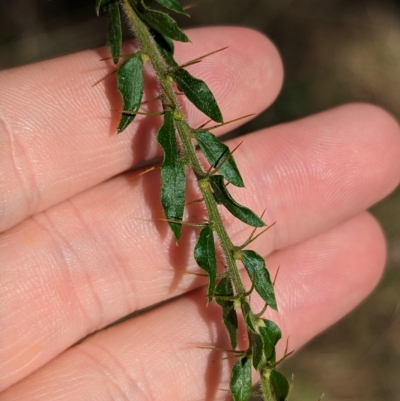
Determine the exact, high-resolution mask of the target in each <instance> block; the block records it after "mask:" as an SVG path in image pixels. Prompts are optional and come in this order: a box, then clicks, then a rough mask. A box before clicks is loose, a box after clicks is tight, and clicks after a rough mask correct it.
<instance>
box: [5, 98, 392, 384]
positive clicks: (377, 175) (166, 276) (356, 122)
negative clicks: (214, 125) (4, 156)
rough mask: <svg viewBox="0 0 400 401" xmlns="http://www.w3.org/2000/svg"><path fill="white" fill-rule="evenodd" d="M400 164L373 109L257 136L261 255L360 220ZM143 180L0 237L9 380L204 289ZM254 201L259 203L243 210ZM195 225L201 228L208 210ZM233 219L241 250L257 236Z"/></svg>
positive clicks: (243, 161)
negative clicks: (139, 314) (98, 333)
mask: <svg viewBox="0 0 400 401" xmlns="http://www.w3.org/2000/svg"><path fill="white" fill-rule="evenodd" d="M365 116H369V117H370V120H368V119H367V118H366V117H365ZM346 127H347V128H346ZM360 132H362V136H361V135H358V133H360ZM286 146H287V147H291V148H293V150H289V148H287V147H286ZM250 149H253V151H252V152H251V153H250V152H249V151H250ZM320 149H321V150H320ZM352 149H357V151H356V152H355V151H352ZM246 152H247V153H246ZM399 156H400V146H399V135H398V127H397V124H396V123H395V122H394V121H393V119H392V118H390V117H389V116H388V115H387V114H386V113H384V112H382V111H380V110H379V109H376V108H374V107H371V106H366V105H351V106H345V107H342V108H338V109H334V110H331V111H329V112H326V113H322V114H320V115H316V116H313V117H310V118H307V119H305V120H301V121H298V122H295V123H291V124H285V125H283V126H280V127H275V128H271V129H268V130H266V131H265V134H263V132H259V133H257V134H254V135H251V136H249V137H248V138H247V139H246V143H245V146H243V148H242V149H241V151H240V152H238V153H237V154H236V158H237V162H238V165H239V166H243V168H244V169H245V171H244V178H245V182H246V185H247V190H244V191H242V192H241V193H240V196H241V197H242V198H241V199H240V201H242V200H244V202H243V203H244V204H246V205H248V206H250V207H251V208H252V209H254V210H256V211H262V209H263V208H264V207H265V205H267V206H268V211H267V214H268V215H269V216H270V217H268V219H267V220H266V221H267V222H268V223H270V222H273V221H274V218H275V216H277V219H278V223H277V225H276V226H275V227H274V228H273V229H272V230H270V231H269V232H268V233H267V234H265V235H264V236H263V237H261V238H259V239H258V240H257V241H256V242H255V243H254V244H252V245H254V248H255V249H256V250H262V251H263V252H264V253H269V252H270V251H272V250H274V249H279V248H282V247H285V246H288V245H290V244H293V243H296V242H299V241H301V240H303V239H304V238H307V237H311V236H312V235H315V234H317V233H318V232H322V231H324V230H327V229H329V228H330V227H332V226H333V225H335V224H337V223H338V222H340V221H344V220H345V219H347V218H349V217H350V216H352V215H355V214H357V213H359V212H361V211H362V210H364V209H365V208H367V207H369V206H370V205H371V204H372V203H374V202H376V201H378V200H379V199H380V198H381V197H383V196H385V195H386V194H387V193H388V192H389V191H390V190H391V189H393V188H394V187H395V186H396V184H397V182H398V177H399V172H398V162H397V161H398V158H399ZM252 166H253V167H252ZM354 166H356V168H355V167H354ZM377 166H379V168H377ZM396 166H397V167H396ZM396 168H397V169H396ZM246 169H247V171H246ZM136 174H137V173H136V172H133V173H131V174H130V175H129V174H128V175H122V176H119V177H118V178H115V179H113V180H111V181H109V182H107V183H105V184H102V185H100V186H99V187H97V188H94V189H92V190H90V191H88V192H86V193H84V194H82V195H80V196H78V197H76V198H75V199H73V200H71V201H70V202H68V203H64V204H61V205H59V206H57V207H54V208H53V209H51V210H49V211H47V212H46V213H45V214H41V215H38V216H36V217H34V218H33V219H31V220H29V221H27V222H26V223H24V224H21V225H20V226H17V227H15V228H14V229H13V230H11V231H10V232H9V233H7V234H6V235H3V237H0V249H1V252H0V257H1V260H0V265H1V266H4V268H3V270H2V274H3V280H2V282H3V283H4V284H3V286H2V288H1V289H0V291H1V299H2V301H0V303H1V304H2V305H8V310H7V311H6V312H5V316H7V318H6V319H4V321H3V323H2V325H3V326H2V327H1V330H0V331H1V332H2V333H3V338H4V339H7V343H8V347H7V348H5V349H4V351H3V355H1V357H0V361H4V362H3V363H4V365H3V366H4V369H3V370H4V371H7V372H14V373H13V375H11V376H9V377H7V380H13V381H15V380H18V378H21V377H24V376H25V375H26V374H27V373H29V372H31V371H33V370H34V369H36V368H37V367H38V366H41V365H42V364H43V363H45V362H46V361H48V360H49V359H51V358H53V357H54V356H55V355H57V354H58V353H60V352H62V351H63V350H64V349H65V348H67V347H68V346H70V345H71V344H73V343H74V342H76V341H78V340H79V339H80V338H82V337H84V336H85V335H87V334H89V333H91V332H93V331H95V330H97V329H100V328H102V327H104V326H105V325H107V324H110V323H111V322H113V321H115V320H117V319H119V318H121V317H122V316H124V315H126V314H129V313H131V312H133V311H135V310H139V309H142V308H144V307H146V306H149V305H152V304H154V303H156V302H160V301H162V300H165V299H167V298H170V297H173V296H176V295H179V294H181V293H182V292H185V291H188V290H190V289H193V288H195V287H197V286H199V285H202V284H204V280H202V279H199V278H196V277H195V278H193V276H189V275H185V274H183V271H185V270H189V271H197V270H196V269H197V268H196V266H195V263H194V261H193V258H192V256H191V255H192V251H191V249H192V247H193V242H194V241H195V238H196V236H195V235H194V232H193V231H192V230H191V229H189V228H187V227H184V235H183V238H182V240H181V242H180V245H179V247H177V246H176V245H175V241H173V240H172V239H171V237H170V234H169V231H168V227H167V226H166V224H165V223H162V222H159V221H157V219H158V218H159V217H160V216H162V211H161V209H160V206H159V200H158V196H159V189H158V188H159V187H158V181H159V178H158V173H157V172H153V173H149V174H148V175H144V176H142V177H140V178H137V179H132V176H135V175H136ZM303 186H304V187H303ZM247 193H249V194H251V199H250V198H248V199H243V197H244V196H246V194H247ZM191 196H192V198H193V197H194V194H193V195H191ZM265 199H267V201H266V200H265ZM188 215H189V216H190V218H191V219H192V218H193V217H192V216H196V215H197V217H198V219H199V220H201V217H202V211H201V210H198V209H191V210H190V212H189V213H188ZM224 216H225V219H226V220H227V221H229V223H230V224H231V227H230V229H229V231H230V232H231V233H232V235H233V236H235V234H236V236H235V243H236V244H240V241H242V240H244V235H245V234H246V235H248V234H249V229H246V230H243V225H236V223H233V221H231V220H230V218H229V217H228V216H227V215H226V214H225V215H224ZM21 277H23V282H22V283H21ZM15 294H18V296H16V295H15ZM33 306H34V307H33ZM44 344H45V346H44Z"/></svg>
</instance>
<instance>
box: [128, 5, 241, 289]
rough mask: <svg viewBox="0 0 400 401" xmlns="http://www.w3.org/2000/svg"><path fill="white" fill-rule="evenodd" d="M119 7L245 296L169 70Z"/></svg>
mask: <svg viewBox="0 0 400 401" xmlns="http://www.w3.org/2000/svg"><path fill="white" fill-rule="evenodd" d="M121 4H122V7H123V9H124V11H125V13H126V15H127V16H128V19H129V21H130V23H131V25H132V28H133V29H134V31H135V33H136V37H137V40H138V42H139V44H140V49H141V51H142V53H144V54H147V56H148V57H149V60H150V62H151V64H152V66H153V69H154V71H155V73H156V75H157V78H158V80H159V83H160V86H161V88H162V90H163V91H164V92H165V94H166V97H167V98H168V99H169V100H170V101H171V102H172V105H169V107H172V110H173V112H174V119H175V126H176V129H177V131H178V134H179V138H180V140H181V144H182V148H183V154H184V156H185V157H186V158H187V160H188V164H189V165H190V167H191V168H192V170H193V171H194V173H195V174H196V177H197V178H198V184H199V189H200V191H201V193H202V195H203V198H204V203H205V206H206V209H207V213H208V217H209V222H210V225H211V226H212V228H213V229H214V231H215V232H216V233H217V235H218V238H219V240H220V244H221V248H222V251H223V253H224V256H225V259H226V262H227V269H228V272H229V274H230V277H231V279H232V282H233V285H234V288H235V291H236V294H238V295H242V294H244V293H245V288H244V286H243V283H242V280H241V277H240V274H239V270H238V267H237V265H236V260H235V259H234V257H233V252H234V250H235V247H234V246H233V244H232V241H231V240H230V238H229V235H228V233H227V231H226V229H225V226H224V224H223V222H222V219H221V215H220V213H219V210H218V207H217V203H216V201H215V199H214V196H213V193H212V191H211V188H210V185H209V183H208V179H207V173H206V172H205V171H204V169H203V168H202V166H201V164H200V161H199V159H198V157H197V154H196V149H195V146H194V145H193V142H192V130H191V128H190V126H189V124H188V123H187V121H186V120H185V117H184V115H183V113H182V111H181V108H180V106H179V102H178V99H177V96H176V94H175V91H174V88H173V86H172V83H171V81H170V79H169V75H168V74H169V69H168V67H167V66H166V65H165V62H164V60H163V58H162V56H161V55H160V54H159V52H158V51H157V45H156V43H155V41H154V39H153V37H152V35H151V34H150V32H149V30H148V29H147V27H146V25H145V24H144V23H143V22H142V20H141V19H140V18H139V17H138V15H137V14H136V12H135V10H134V9H133V7H132V6H131V5H130V4H129V2H128V0H121ZM163 106H164V107H166V105H165V104H163Z"/></svg>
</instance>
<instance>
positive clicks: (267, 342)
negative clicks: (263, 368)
mask: <svg viewBox="0 0 400 401" xmlns="http://www.w3.org/2000/svg"><path fill="white" fill-rule="evenodd" d="M262 321H263V325H262V326H260V328H259V332H260V336H261V340H262V344H263V351H264V356H265V359H266V360H267V361H268V362H270V363H275V346H276V344H277V343H278V341H279V340H280V339H281V336H282V334H281V330H280V329H279V327H278V326H277V325H276V324H275V323H274V322H271V320H267V319H262Z"/></svg>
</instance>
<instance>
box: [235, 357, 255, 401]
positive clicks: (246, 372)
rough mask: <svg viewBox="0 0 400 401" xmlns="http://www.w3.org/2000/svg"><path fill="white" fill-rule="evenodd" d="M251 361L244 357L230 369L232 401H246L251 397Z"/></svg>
mask: <svg viewBox="0 0 400 401" xmlns="http://www.w3.org/2000/svg"><path fill="white" fill-rule="evenodd" d="M251 385H252V382H251V360H250V358H248V357H244V358H242V359H240V360H239V361H237V362H236V363H235V365H234V366H233V369H232V376H231V381H230V389H231V393H232V397H233V400H234V401H248V399H249V398H250V395H251Z"/></svg>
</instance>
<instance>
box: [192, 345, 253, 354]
mask: <svg viewBox="0 0 400 401" xmlns="http://www.w3.org/2000/svg"><path fill="white" fill-rule="evenodd" d="M196 348H200V349H209V350H212V351H221V352H229V353H233V354H245V353H246V352H247V351H242V350H236V349H226V348H218V347H206V346H202V345H199V346H198V347H196Z"/></svg>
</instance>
